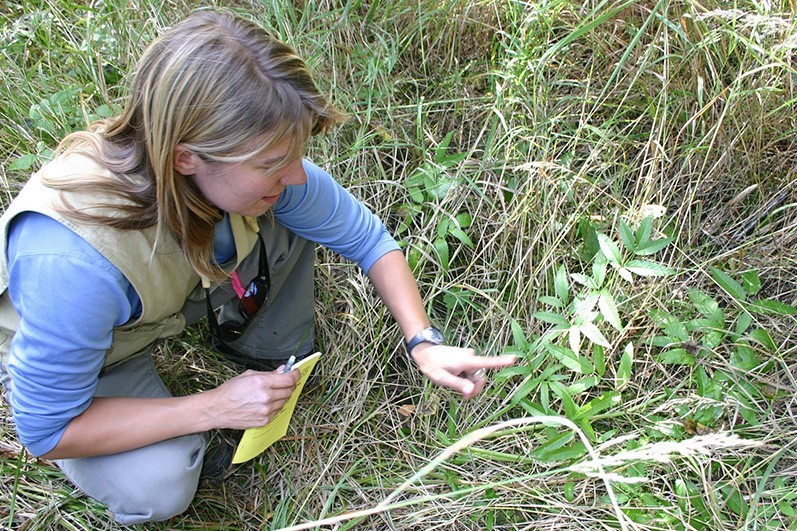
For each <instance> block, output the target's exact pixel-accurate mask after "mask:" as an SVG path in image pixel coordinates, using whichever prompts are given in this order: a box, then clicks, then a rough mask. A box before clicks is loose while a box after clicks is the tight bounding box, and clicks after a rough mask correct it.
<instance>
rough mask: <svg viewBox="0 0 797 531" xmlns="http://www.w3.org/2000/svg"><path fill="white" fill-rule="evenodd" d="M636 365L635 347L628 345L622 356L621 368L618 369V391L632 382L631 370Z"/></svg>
mask: <svg viewBox="0 0 797 531" xmlns="http://www.w3.org/2000/svg"><path fill="white" fill-rule="evenodd" d="M633 364H634V345H633V344H632V343H630V342H629V343H628V344H627V345H626V346H625V349H623V355H622V356H620V366H619V367H618V368H617V383H616V389H618V390H619V389H622V388H623V387H625V386H626V385H628V382H630V381H631V369H632V367H633Z"/></svg>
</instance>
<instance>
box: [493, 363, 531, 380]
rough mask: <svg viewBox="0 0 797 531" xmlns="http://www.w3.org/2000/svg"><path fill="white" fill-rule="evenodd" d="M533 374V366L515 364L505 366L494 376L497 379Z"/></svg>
mask: <svg viewBox="0 0 797 531" xmlns="http://www.w3.org/2000/svg"><path fill="white" fill-rule="evenodd" d="M529 374H531V367H529V366H528V365H520V366H513V367H505V368H503V369H501V370H500V371H498V372H497V373H495V376H494V377H493V378H494V379H495V380H508V379H509V378H513V377H515V376H528V375H529Z"/></svg>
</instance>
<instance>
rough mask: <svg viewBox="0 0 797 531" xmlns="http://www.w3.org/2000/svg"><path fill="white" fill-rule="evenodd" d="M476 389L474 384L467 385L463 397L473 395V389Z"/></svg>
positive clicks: (463, 389)
mask: <svg viewBox="0 0 797 531" xmlns="http://www.w3.org/2000/svg"><path fill="white" fill-rule="evenodd" d="M474 388H475V386H474V385H473V384H472V383H467V384H465V386H464V387H463V388H462V394H463V395H467V394H470V393H472V392H473V389H474Z"/></svg>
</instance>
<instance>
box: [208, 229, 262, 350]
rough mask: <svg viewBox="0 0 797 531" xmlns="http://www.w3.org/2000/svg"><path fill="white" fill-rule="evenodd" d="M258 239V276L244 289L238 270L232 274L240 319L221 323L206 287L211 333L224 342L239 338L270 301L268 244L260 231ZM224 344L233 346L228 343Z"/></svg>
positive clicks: (214, 337)
mask: <svg viewBox="0 0 797 531" xmlns="http://www.w3.org/2000/svg"><path fill="white" fill-rule="evenodd" d="M257 239H258V241H259V242H260V262H259V264H258V271H257V276H256V277H255V278H254V279H253V280H252V282H250V283H249V285H248V286H247V287H246V288H245V289H244V288H243V286H242V285H241V281H240V279H239V278H238V272H237V271H236V272H233V274H232V284H233V288H234V289H235V291H236V293H238V315H239V316H240V319H230V320H229V321H224V322H223V323H219V321H218V319H216V312H215V311H214V310H213V305H212V304H211V303H210V288H205V303H206V305H207V311H208V326H209V328H210V335H211V336H212V337H213V339H215V340H217V341H218V342H220V343H222V344H224V343H227V342H228V341H235V340H236V339H239V338H240V337H241V336H242V335H243V334H244V332H246V329H247V328H248V327H249V325H250V324H251V322H252V320H253V319H254V318H255V316H256V315H257V314H258V313H260V311H261V310H262V309H263V308H265V307H266V304H267V303H268V297H269V292H270V291H271V272H270V271H269V269H268V256H267V255H266V244H265V243H264V242H263V238H262V236H260V233H258V235H257ZM224 346H226V347H228V348H231V347H229V346H228V345H224ZM225 350H226V349H225ZM232 350H234V349H232Z"/></svg>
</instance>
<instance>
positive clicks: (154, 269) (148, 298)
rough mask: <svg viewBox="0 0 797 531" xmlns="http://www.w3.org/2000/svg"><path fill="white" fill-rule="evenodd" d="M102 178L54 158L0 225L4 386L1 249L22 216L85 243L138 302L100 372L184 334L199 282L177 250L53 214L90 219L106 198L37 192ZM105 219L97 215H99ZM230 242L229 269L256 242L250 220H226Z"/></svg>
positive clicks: (68, 159) (1, 339) (7, 332)
mask: <svg viewBox="0 0 797 531" xmlns="http://www.w3.org/2000/svg"><path fill="white" fill-rule="evenodd" d="M89 173H91V174H92V175H96V174H104V175H108V177H109V178H111V179H112V178H113V177H112V176H111V175H110V172H109V171H108V170H106V169H104V168H102V167H100V166H99V165H98V164H97V163H96V162H94V161H93V160H91V159H89V158H87V157H85V156H82V155H77V154H71V155H66V156H62V157H59V158H58V159H56V160H55V161H53V162H51V163H49V164H47V165H46V166H45V167H44V168H42V170H41V171H39V172H38V173H36V174H35V175H33V177H31V179H30V181H28V183H27V184H26V185H25V187H24V188H23V189H22V191H21V192H20V193H19V195H18V196H17V197H16V199H14V201H13V202H12V203H11V205H10V206H9V208H8V210H7V211H6V212H5V213H4V214H3V216H2V218H0V237H2V251H3V255H2V259H0V357H1V358H2V365H1V366H0V376H3V378H0V379H5V376H6V375H3V374H2V373H4V372H5V369H4V368H5V366H6V358H7V355H8V349H9V343H10V341H11V338H12V337H13V335H14V333H15V332H16V330H17V326H18V323H19V316H18V315H17V312H16V310H15V309H14V308H13V306H12V304H11V300H10V297H9V295H8V292H7V288H8V263H7V261H6V259H5V257H6V248H7V244H8V227H9V224H10V222H11V220H12V219H14V217H15V216H17V215H18V214H20V213H22V212H27V211H33V212H39V213H42V214H45V215H47V216H49V217H51V218H53V219H55V220H57V221H58V222H60V223H62V224H63V225H65V226H66V227H69V228H70V229H71V230H72V231H74V232H75V233H76V234H78V235H79V236H81V237H82V238H83V239H84V240H86V241H87V242H88V243H89V244H90V245H91V246H92V247H94V249H96V250H97V251H98V252H99V253H100V254H102V255H103V256H104V257H105V258H106V259H107V260H108V261H109V262H111V263H112V264H113V265H114V266H116V267H117V268H118V269H119V270H120V271H121V272H122V274H123V275H124V276H125V277H126V278H127V279H128V280H129V281H130V283H131V284H132V286H133V288H134V289H135V290H136V293H137V294H138V296H139V298H140V299H141V315H140V316H139V317H138V318H136V319H134V320H131V321H130V322H128V323H126V324H124V325H122V326H119V327H116V328H114V329H113V343H112V346H111V348H110V349H109V350H108V351H107V352H106V356H105V365H106V366H108V365H111V364H113V363H116V362H118V361H121V360H123V359H125V358H127V357H129V356H132V355H134V354H136V353H138V352H141V351H142V350H143V349H145V348H147V347H149V346H150V345H151V344H152V343H153V342H155V341H156V340H158V339H160V338H164V337H168V336H173V335H176V334H179V333H180V332H181V331H182V330H183V328H184V327H185V318H184V317H183V315H182V313H181V311H180V310H181V308H182V307H183V305H184V303H185V302H186V300H187V299H188V297H189V296H190V295H191V293H192V292H194V291H195V290H198V289H199V281H200V277H199V276H198V275H197V273H196V272H195V271H194V270H193V268H192V267H191V266H190V264H189V263H188V261H187V260H186V259H185V256H184V255H183V253H182V251H181V249H180V246H179V245H178V244H177V242H176V241H175V240H174V239H173V238H171V237H167V236H163V237H161V238H160V241H157V238H156V236H157V230H156V228H155V227H150V228H147V229H144V230H129V231H126V230H119V229H114V228H110V227H107V226H102V225H93V224H88V223H81V222H79V221H75V220H72V219H70V218H67V217H65V216H64V215H62V214H61V213H59V212H58V209H57V208H56V207H57V206H63V205H64V204H65V203H66V204H69V205H70V206H71V208H74V209H80V208H86V209H88V210H89V211H94V212H97V211H98V209H97V208H96V207H92V205H96V204H98V203H103V204H107V203H109V202H110V203H117V204H118V203H120V202H121V200H120V199H118V198H108V197H106V196H104V195H98V194H95V193H91V192H63V193H59V192H58V191H57V190H54V189H52V188H48V187H46V186H44V184H42V182H41V179H42V177H45V176H58V178H59V179H60V178H64V177H70V178H74V179H78V180H79V179H80V176H81V175H84V176H85V175H87V174H89ZM103 213H105V212H103ZM230 223H231V225H232V229H233V236H234V239H235V245H236V251H237V258H238V259H237V262H236V265H237V264H238V263H240V261H241V260H242V259H243V258H244V257H246V255H247V254H249V252H251V250H252V249H253V248H254V245H255V243H256V241H257V235H256V231H257V222H256V220H254V219H253V218H244V217H241V216H237V215H231V216H230Z"/></svg>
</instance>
